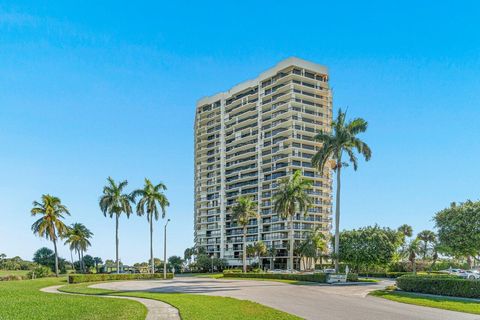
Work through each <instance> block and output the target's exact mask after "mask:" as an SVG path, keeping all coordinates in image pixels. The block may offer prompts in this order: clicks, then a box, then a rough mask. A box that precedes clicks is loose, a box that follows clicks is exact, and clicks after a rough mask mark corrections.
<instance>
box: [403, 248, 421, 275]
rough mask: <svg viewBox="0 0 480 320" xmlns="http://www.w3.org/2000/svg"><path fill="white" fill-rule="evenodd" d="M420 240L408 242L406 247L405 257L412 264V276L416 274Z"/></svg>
mask: <svg viewBox="0 0 480 320" xmlns="http://www.w3.org/2000/svg"><path fill="white" fill-rule="evenodd" d="M420 251H421V250H420V240H419V239H413V240H411V241H410V243H409V244H408V246H407V252H406V254H407V256H408V260H409V261H410V263H411V264H412V270H413V274H417V265H416V261H415V259H416V257H417V255H418V254H419V253H420Z"/></svg>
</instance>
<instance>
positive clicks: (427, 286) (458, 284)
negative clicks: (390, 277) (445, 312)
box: [397, 275, 480, 298]
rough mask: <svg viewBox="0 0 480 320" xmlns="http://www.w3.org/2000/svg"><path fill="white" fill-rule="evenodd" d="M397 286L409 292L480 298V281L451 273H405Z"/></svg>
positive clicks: (398, 280)
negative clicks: (416, 274) (419, 274)
mask: <svg viewBox="0 0 480 320" xmlns="http://www.w3.org/2000/svg"><path fill="white" fill-rule="evenodd" d="M397 287H398V288H400V289H401V290H404V291H409V292H418V293H428V294H437V295H442V296H452V297H462V298H480V281H472V280H465V279H462V278H460V277H457V276H451V275H422V276H414V275H405V276H402V277H399V278H398V279H397Z"/></svg>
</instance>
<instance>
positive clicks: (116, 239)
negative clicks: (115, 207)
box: [115, 214, 120, 273]
mask: <svg viewBox="0 0 480 320" xmlns="http://www.w3.org/2000/svg"><path fill="white" fill-rule="evenodd" d="M115 259H116V262H117V273H120V260H118V214H116V215H115Z"/></svg>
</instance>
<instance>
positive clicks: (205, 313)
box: [61, 283, 301, 320]
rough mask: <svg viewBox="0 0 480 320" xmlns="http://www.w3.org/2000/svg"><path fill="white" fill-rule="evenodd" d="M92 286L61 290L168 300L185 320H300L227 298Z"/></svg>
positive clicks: (86, 284) (71, 286)
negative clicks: (107, 288)
mask: <svg viewBox="0 0 480 320" xmlns="http://www.w3.org/2000/svg"><path fill="white" fill-rule="evenodd" d="M90 285H92V283H80V284H73V285H68V286H65V287H63V288H61V290H62V291H64V292H70V293H83V294H97V295H120V296H131V297H140V298H147V299H154V300H160V301H164V302H166V303H168V304H170V305H172V306H174V307H175V308H177V309H178V310H179V312H180V315H181V317H182V319H183V320H216V319H218V320H223V319H232V320H246V319H252V320H253V319H256V320H297V319H301V318H299V317H296V316H293V315H290V314H288V313H285V312H282V311H279V310H275V309H272V308H269V307H266V306H263V305H261V304H258V303H254V302H251V301H246V300H238V299H233V298H226V297H215V296H205V295H197V294H185V293H153V292H118V291H112V290H105V289H94V288H88V286H90Z"/></svg>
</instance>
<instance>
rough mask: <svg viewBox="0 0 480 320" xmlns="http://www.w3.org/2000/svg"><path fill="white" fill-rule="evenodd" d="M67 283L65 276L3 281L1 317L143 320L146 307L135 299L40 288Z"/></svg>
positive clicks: (0, 284)
mask: <svg viewBox="0 0 480 320" xmlns="http://www.w3.org/2000/svg"><path fill="white" fill-rule="evenodd" d="M61 284H66V279H65V278H58V279H57V278H44V279H36V280H22V281H2V282H0V319H2V320H17V319H18V320H23V319H39V320H44V319H45V320H46V319H82V320H87V319H89V320H90V319H93V320H100V319H122V320H143V319H145V316H146V314H147V310H146V308H145V306H143V305H142V304H141V303H138V302H135V301H125V300H123V299H122V300H117V299H102V298H96V297H82V296H70V295H61V294H51V293H45V292H41V291H39V290H40V288H43V287H48V286H53V285H61Z"/></svg>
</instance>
